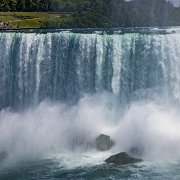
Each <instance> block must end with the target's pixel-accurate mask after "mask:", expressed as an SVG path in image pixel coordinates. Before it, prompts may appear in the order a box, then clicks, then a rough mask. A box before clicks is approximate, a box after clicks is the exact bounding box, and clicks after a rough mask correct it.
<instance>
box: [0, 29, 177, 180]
mask: <svg viewBox="0 0 180 180" xmlns="http://www.w3.org/2000/svg"><path fill="white" fill-rule="evenodd" d="M178 29H179V28H177V29H176V30H178ZM84 31H86V32H85V33H83V32H72V31H59V30H57V31H52V32H51V31H50V30H49V32H43V33H40V32H35V31H34V32H20V31H17V32H1V33H0V109H1V111H0V134H1V136H0V153H1V152H2V151H5V152H7V154H8V158H7V161H6V162H7V163H8V164H9V163H10V164H12V162H13V163H18V162H21V163H22V161H24V160H25V161H27V160H31V161H32V160H36V161H37V164H36V163H35V164H33V163H32V164H31V168H30V166H26V167H24V166H23V165H22V166H23V167H22V171H21V173H20V171H19V170H18V168H17V169H16V168H15V170H14V171H11V170H9V169H7V168H6V167H2V166H1V164H0V179H1V178H2V179H3V178H4V179H11V178H14V179H16V178H17V179H28V178H29V176H30V175H29V174H31V176H33V177H34V178H35V179H51V178H52V179H53V178H56V177H57V178H62V179H63V178H64V179H68V178H70V179H78V178H80V179H88V178H89V179H94V177H91V176H90V175H89V174H88V173H89V172H91V173H90V174H94V172H97V173H96V177H95V178H97V179H98V178H100V179H101V178H104V176H103V175H102V174H106V175H107V177H114V179H120V177H122V179H123V178H124V177H129V179H135V178H137V177H138V179H146V178H147V179H148V178H150V179H151V178H152V177H155V175H154V174H157V173H159V174H160V175H161V176H162V174H163V173H162V171H163V170H164V169H166V172H168V173H169V174H168V173H167V176H166V174H163V175H164V179H167V177H168V178H169V179H170V176H171V175H172V174H177V175H178V173H177V172H178V171H177V172H176V169H177V166H176V165H174V167H173V170H172V169H171V167H172V166H171V165H169V164H168V165H167V166H166V167H164V164H163V165H162V164H161V165H160V167H161V168H159V166H158V168H156V165H155V164H153V165H151V164H148V162H149V161H157V160H163V161H164V160H168V161H169V160H173V162H174V160H180V153H179V152H180V141H179V139H180V131H179V129H180V119H179V117H180V113H179V105H180V33H179V32H177V33H175V32H174V30H173V33H169V31H170V32H171V31H172V30H171V29H166V30H163V32H161V30H157V29H154V30H153V31H151V30H149V29H145V30H144V29H142V30H141V29H138V30H136V32H133V33H132V32H131V29H129V31H130V32H131V33H130V32H124V33H117V32H116V31H113V32H114V33H112V31H111V33H103V32H100V31H97V32H91V33H88V32H87V31H89V30H84ZM101 133H104V134H108V135H110V136H111V137H112V139H114V140H115V142H116V144H115V146H114V147H113V149H111V150H110V151H108V152H97V151H96V149H94V148H90V149H88V148H86V147H85V145H84V142H92V141H93V140H94V139H95V138H96V137H97V136H98V135H99V134H101ZM132 147H142V148H143V150H144V154H143V157H142V158H143V159H144V160H145V162H143V163H144V164H143V165H144V166H142V167H141V165H139V166H138V167H134V166H130V169H129V168H127V167H120V169H119V168H117V167H114V166H105V165H104V164H103V163H104V160H105V159H106V158H108V157H109V156H110V155H112V154H115V153H119V152H122V151H127V150H129V149H130V148H132ZM146 161H147V162H146ZM18 166H19V165H18ZM8 167H9V166H8ZM79 167H82V168H80V169H79ZM87 167H88V168H89V169H86V168H87ZM20 168H21V167H20ZM43 168H44V169H46V171H47V172H49V173H48V174H46V175H44V174H42V171H41V170H42V169H43ZM156 169H158V172H156ZM174 169H175V170H174ZM109 170H110V171H109ZM37 171H38V173H37ZM43 172H44V171H43ZM81 172H83V173H81ZM102 172H103V173H102Z"/></svg>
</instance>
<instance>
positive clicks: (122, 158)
mask: <svg viewBox="0 0 180 180" xmlns="http://www.w3.org/2000/svg"><path fill="white" fill-rule="evenodd" d="M105 162H106V163H109V164H117V165H127V164H133V163H138V162H142V159H137V158H133V157H131V156H130V155H128V154H127V153H126V152H122V153H119V154H116V155H113V156H111V157H109V158H108V159H106V160H105Z"/></svg>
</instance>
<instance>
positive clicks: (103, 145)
mask: <svg viewBox="0 0 180 180" xmlns="http://www.w3.org/2000/svg"><path fill="white" fill-rule="evenodd" d="M114 145H115V141H113V140H112V139H111V138H110V136H107V135H105V134H101V135H99V136H98V137H97V138H96V148H97V149H98V150H99V151H108V150H110V149H111V148H112V147H113V146H114Z"/></svg>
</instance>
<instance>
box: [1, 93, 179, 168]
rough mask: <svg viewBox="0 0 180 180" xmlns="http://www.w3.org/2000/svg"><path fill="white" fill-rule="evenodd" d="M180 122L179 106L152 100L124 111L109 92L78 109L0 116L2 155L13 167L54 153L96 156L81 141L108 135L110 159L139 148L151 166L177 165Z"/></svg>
mask: <svg viewBox="0 0 180 180" xmlns="http://www.w3.org/2000/svg"><path fill="white" fill-rule="evenodd" d="M118 109H119V111H118ZM179 117H180V113H179V112H178V109H177V108H176V107H174V106H169V105H165V104H164V103H163V102H160V101H158V102H157V101H153V100H149V101H147V100H141V101H134V102H132V103H131V104H130V105H129V106H128V107H127V108H126V109H124V110H123V111H122V110H121V106H119V104H118V102H117V98H116V97H115V96H114V95H112V94H108V93H104V94H103V95H102V94H101V95H93V96H85V97H84V98H82V99H81V100H80V101H79V103H78V104H77V105H74V106H68V105H65V104H57V103H56V104H55V103H52V102H50V101H44V102H42V103H41V104H40V105H38V107H34V108H29V109H27V110H25V111H23V112H12V111H10V110H8V109H4V110H2V111H1V112H0V132H1V136H0V151H6V152H7V153H8V161H9V162H11V163H14V162H19V161H27V160H34V159H38V158H45V157H47V156H48V155H49V154H59V155H61V156H63V154H74V153H88V152H91V153H92V152H93V156H96V154H97V153H98V152H97V151H96V149H86V148H85V146H84V143H81V142H93V140H94V139H95V138H96V137H97V136H98V135H99V134H102V133H104V134H108V135H110V136H111V137H112V139H114V140H115V141H116V145H115V147H114V148H113V149H112V150H111V151H109V152H108V154H107V155H106V154H105V155H106V156H108V155H109V154H113V153H119V152H123V151H128V150H129V149H130V148H132V147H138V148H139V147H140V148H143V151H144V153H143V158H144V159H145V160H147V161H149V160H150V161H151V160H178V159H180V142H179V139H180V132H179V128H180V121H179V120H180V119H179ZM77 139H78V140H79V141H77ZM77 142H80V143H77ZM102 155H103V153H102ZM81 163H82V164H83V163H84V161H82V162H81ZM102 163H103V161H102ZM82 164H81V165H82Z"/></svg>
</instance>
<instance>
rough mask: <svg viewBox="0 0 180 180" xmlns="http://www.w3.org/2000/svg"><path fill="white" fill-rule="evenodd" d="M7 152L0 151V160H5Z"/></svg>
mask: <svg viewBox="0 0 180 180" xmlns="http://www.w3.org/2000/svg"><path fill="white" fill-rule="evenodd" d="M7 156H8V155H7V153H6V152H1V153H0V162H2V161H4V160H5V159H6V158H7Z"/></svg>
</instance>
